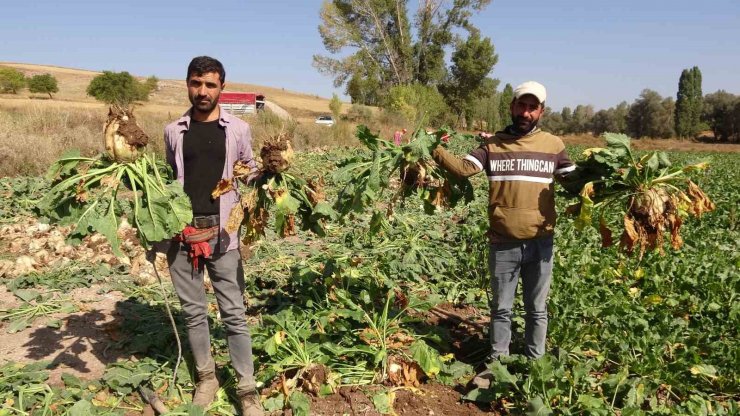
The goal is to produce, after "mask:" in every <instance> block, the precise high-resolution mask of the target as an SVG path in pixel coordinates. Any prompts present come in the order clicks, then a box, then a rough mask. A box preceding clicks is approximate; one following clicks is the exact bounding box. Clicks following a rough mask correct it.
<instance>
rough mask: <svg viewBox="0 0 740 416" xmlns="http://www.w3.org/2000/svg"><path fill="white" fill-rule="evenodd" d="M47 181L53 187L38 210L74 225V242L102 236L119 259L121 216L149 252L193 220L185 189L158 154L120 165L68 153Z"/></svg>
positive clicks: (51, 171)
mask: <svg viewBox="0 0 740 416" xmlns="http://www.w3.org/2000/svg"><path fill="white" fill-rule="evenodd" d="M47 177H48V178H49V179H50V180H52V181H53V184H52V188H51V190H50V191H49V192H48V193H47V194H46V195H45V196H44V198H43V199H42V200H41V201H40V203H39V209H40V211H41V212H42V213H43V214H44V215H46V216H48V217H49V218H50V219H51V220H53V221H58V222H60V223H62V224H70V225H74V229H73V234H72V237H71V238H72V239H81V238H82V237H84V236H85V235H88V234H90V233H93V232H98V233H100V234H102V235H104V236H105V237H106V238H107V239H108V241H109V242H110V244H111V247H112V248H113V252H114V253H115V254H120V248H119V239H118V228H119V224H120V222H121V221H122V218H123V217H127V218H128V220H129V221H131V224H132V225H133V226H134V227H135V228H136V230H137V235H138V237H139V241H140V242H141V244H142V245H143V246H144V247H145V248H149V247H150V246H151V244H152V243H153V242H157V241H162V240H165V239H168V238H171V237H173V236H174V235H176V234H178V233H180V232H181V231H182V230H183V229H184V228H185V226H186V225H187V224H189V223H190V221H191V220H192V215H193V213H192V209H191V207H190V199H189V198H188V197H187V195H185V192H184V191H183V189H182V185H180V184H179V183H177V182H176V181H174V180H173V179H172V171H171V169H170V168H169V166H167V165H166V164H165V163H164V162H163V161H161V160H159V159H157V158H156V157H155V156H154V155H144V156H142V157H140V158H139V159H137V160H136V161H133V162H128V163H118V162H114V161H111V160H109V159H107V158H94V159H93V158H84V157H79V156H76V155H74V154H70V155H68V156H65V157H62V158H61V159H59V160H58V161H57V162H56V163H55V164H54V165H52V166H51V167H50V168H49V172H48V174H47ZM119 193H120V195H119ZM119 196H120V198H119Z"/></svg>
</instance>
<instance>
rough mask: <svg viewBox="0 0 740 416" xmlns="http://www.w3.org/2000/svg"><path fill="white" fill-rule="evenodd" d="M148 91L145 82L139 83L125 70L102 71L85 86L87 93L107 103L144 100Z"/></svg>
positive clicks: (147, 97) (128, 102)
mask: <svg viewBox="0 0 740 416" xmlns="http://www.w3.org/2000/svg"><path fill="white" fill-rule="evenodd" d="M150 92H151V91H150V90H149V88H148V87H147V84H146V83H140V82H139V81H137V80H136V78H134V77H133V75H131V74H129V73H128V72H126V71H123V72H111V71H104V72H103V73H102V74H101V75H98V76H96V77H95V78H93V79H92V81H90V85H88V86H87V95H90V96H92V97H95V99H97V100H99V101H103V102H105V103H108V104H120V105H128V104H131V103H133V102H134V101H146V100H148V99H149V93H150Z"/></svg>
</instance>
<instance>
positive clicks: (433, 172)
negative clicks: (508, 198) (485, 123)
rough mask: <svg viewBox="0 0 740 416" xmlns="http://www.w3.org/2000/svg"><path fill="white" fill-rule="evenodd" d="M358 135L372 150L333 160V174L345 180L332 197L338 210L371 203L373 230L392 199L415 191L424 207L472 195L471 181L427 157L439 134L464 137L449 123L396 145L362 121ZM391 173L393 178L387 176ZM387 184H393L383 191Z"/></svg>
mask: <svg viewBox="0 0 740 416" xmlns="http://www.w3.org/2000/svg"><path fill="white" fill-rule="evenodd" d="M357 138H358V139H359V140H360V142H361V143H362V144H363V145H364V146H365V147H366V148H367V149H368V150H369V151H370V152H371V153H370V155H367V154H365V155H360V156H355V157H352V158H348V159H345V160H344V161H342V162H340V163H339V164H338V165H337V168H338V169H337V170H336V172H334V174H333V179H334V181H335V182H340V183H343V184H344V185H343V188H342V189H341V190H340V191H339V195H338V197H337V201H336V203H335V208H336V210H337V211H338V212H339V213H340V215H341V216H345V215H347V214H349V213H350V212H355V213H363V212H365V211H366V210H368V209H371V210H372V219H371V220H370V224H371V230H372V231H377V230H379V229H381V228H384V227H385V226H386V225H387V219H388V217H390V216H391V215H392V214H393V212H394V208H395V206H396V204H397V203H398V202H400V201H402V200H403V199H405V198H407V197H410V196H416V197H418V198H419V199H420V200H421V202H422V203H423V205H424V209H425V211H426V212H427V213H433V212H435V211H436V209H437V208H438V207H452V206H455V205H456V204H457V203H458V202H459V201H461V200H465V201H466V202H470V201H471V200H472V199H473V187H472V186H471V185H470V182H469V181H468V180H467V179H460V178H457V177H455V176H453V175H451V174H449V173H448V172H446V171H445V170H443V169H440V168H439V167H437V166H436V164H435V163H434V161H433V160H432V151H433V150H434V149H435V148H436V147H437V146H439V145H442V144H443V142H444V141H443V140H442V139H443V138H445V140H459V139H461V138H463V139H464V138H466V136H465V135H461V134H458V133H456V132H454V131H453V130H450V129H440V130H438V131H436V132H432V133H428V132H426V131H425V130H423V129H419V130H417V131H416V132H414V134H413V136H412V140H411V141H410V143H408V144H406V145H403V146H396V145H395V144H393V143H391V142H389V141H386V140H383V139H381V138H380V137H379V136H378V135H376V134H373V133H372V132H371V131H370V129H368V128H367V127H366V126H358V127H357ZM396 174H397V175H399V179H400V180H399V181H398V182H394V181H393V179H392V178H393V177H394V175H396ZM392 187H396V190H395V191H394V192H393V194H392V195H386V194H385V192H386V191H387V190H389V189H391V188H392ZM384 197H390V200H389V201H388V200H387V199H384Z"/></svg>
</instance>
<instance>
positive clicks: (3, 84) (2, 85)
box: [0, 67, 26, 94]
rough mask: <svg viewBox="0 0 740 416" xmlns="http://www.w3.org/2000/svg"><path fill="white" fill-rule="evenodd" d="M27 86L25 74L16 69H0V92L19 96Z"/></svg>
mask: <svg viewBox="0 0 740 416" xmlns="http://www.w3.org/2000/svg"><path fill="white" fill-rule="evenodd" d="M25 85H26V76H25V75H23V72H21V71H19V70H17V69H14V68H6V67H0V92H9V93H12V94H17V93H18V90H20V89H22V88H23V87H24V86H25Z"/></svg>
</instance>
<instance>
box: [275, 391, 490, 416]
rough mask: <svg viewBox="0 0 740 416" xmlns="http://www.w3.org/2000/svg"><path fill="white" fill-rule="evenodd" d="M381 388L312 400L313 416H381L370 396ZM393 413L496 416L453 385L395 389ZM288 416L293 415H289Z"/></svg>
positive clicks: (439, 415)
mask: <svg viewBox="0 0 740 416" xmlns="http://www.w3.org/2000/svg"><path fill="white" fill-rule="evenodd" d="M377 391H378V387H377V386H375V387H366V388H363V387H342V388H341V389H339V392H338V393H336V394H332V395H330V396H326V397H314V398H312V399H311V414H313V415H321V416H340V415H363V416H381V415H382V413H379V412H378V411H377V410H376V409H375V406H374V405H373V402H372V400H371V398H370V397H372V395H373V394H375V393H376V392H377ZM394 395H395V401H394V402H393V410H394V411H395V412H396V414H398V415H403V416H407V415H409V416H435V415H437V416H443V415H445V416H447V415H495V414H497V413H495V412H492V411H490V409H488V408H485V407H484V408H481V407H478V405H476V404H474V403H469V402H461V401H460V397H461V394H460V393H459V392H458V391H456V390H455V389H453V388H452V387H449V386H443V385H440V384H425V385H422V386H421V387H420V388H418V389H396V390H394ZM285 414H286V415H288V414H291V413H290V412H286V413H285Z"/></svg>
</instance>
